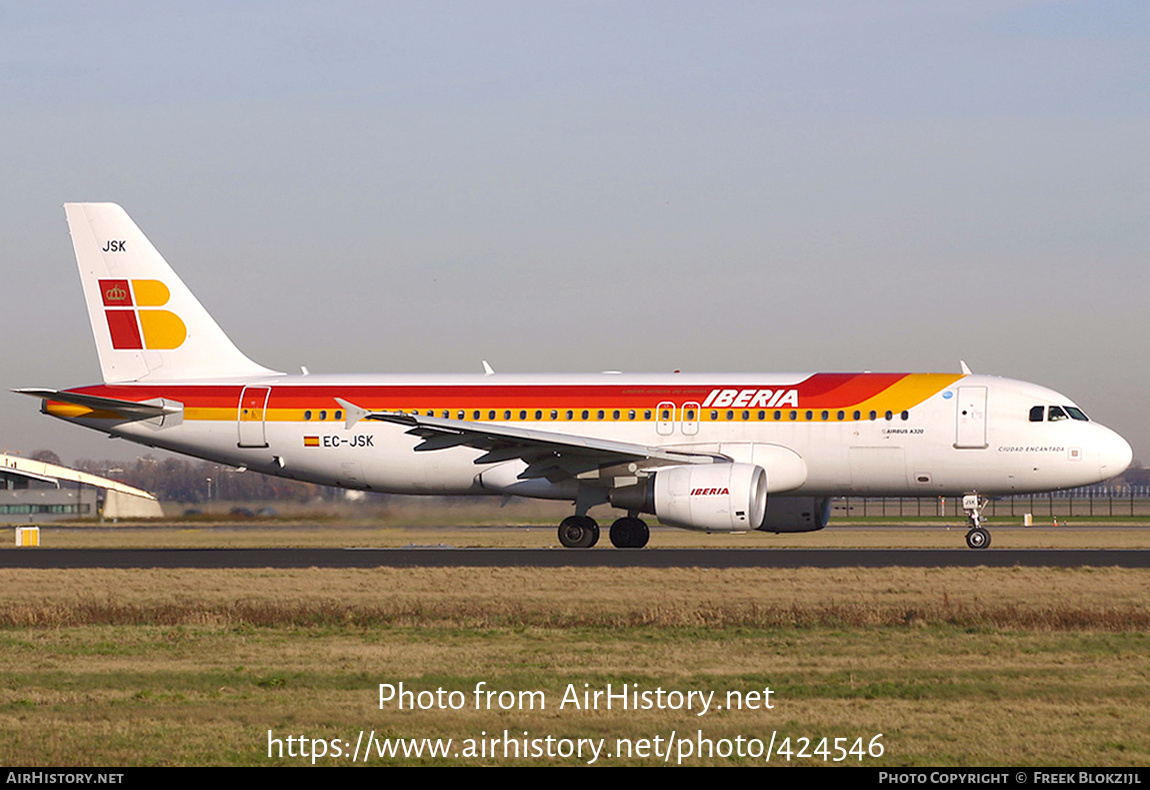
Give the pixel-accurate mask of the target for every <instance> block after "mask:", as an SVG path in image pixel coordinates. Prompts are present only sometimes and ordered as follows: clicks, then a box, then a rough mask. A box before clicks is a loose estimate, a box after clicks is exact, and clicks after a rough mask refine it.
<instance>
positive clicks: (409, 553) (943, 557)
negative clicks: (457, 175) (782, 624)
mask: <svg viewBox="0 0 1150 790" xmlns="http://www.w3.org/2000/svg"><path fill="white" fill-rule="evenodd" d="M1015 566H1021V567H1031V568H1033V567H1050V568H1081V567H1096V568H1104V567H1118V568H1150V550H1146V549H997V550H996V549H990V550H986V551H971V550H969V549H605V548H604V549H457V548H450V547H426V548H425V547H411V548H389V549H378V548H370V549H357V548H342V549H340V548H322V549H315V548H311V549H284V548H273V549H43V548H35V549H7V550H3V551H0V568H61V569H63V568H450V567H460V568H975V567H990V568H1011V567H1015Z"/></svg>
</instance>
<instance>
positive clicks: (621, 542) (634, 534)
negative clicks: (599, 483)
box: [559, 516, 651, 549]
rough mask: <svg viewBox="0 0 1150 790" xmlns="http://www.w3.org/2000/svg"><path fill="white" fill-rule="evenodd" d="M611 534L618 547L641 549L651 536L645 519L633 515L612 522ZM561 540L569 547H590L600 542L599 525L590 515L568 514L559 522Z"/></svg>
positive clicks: (613, 542) (612, 540)
mask: <svg viewBox="0 0 1150 790" xmlns="http://www.w3.org/2000/svg"><path fill="white" fill-rule="evenodd" d="M610 534H611V545H613V546H614V547H615V548H618V549H641V548H643V547H644V546H646V545H647V541H648V540H649V539H650V537H651V531H650V530H649V529H647V525H646V524H645V523H644V522H643V520H642V519H638V518H634V517H632V516H627V517H625V518H621V519H619V520H617V521H616V522H615V523H614V524H612V525H611V533H610ZM559 542H560V543H562V544H563V545H564V546H566V547H567V548H569V549H589V548H591V547H592V546H594V545H595V544H596V543H598V542H599V525H598V524H597V523H596V522H595V519H593V518H591V517H590V516H568V517H567V518H565V519H563V521H562V522H561V523H560V524H559Z"/></svg>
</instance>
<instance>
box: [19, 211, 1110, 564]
mask: <svg viewBox="0 0 1150 790" xmlns="http://www.w3.org/2000/svg"><path fill="white" fill-rule="evenodd" d="M65 211H66V213H67V216H68V225H69V228H70V229H71V233H72V244H73V246H74V248H75V251H76V259H77V262H78V264H79V267H80V278H81V280H82V281H83V286H84V296H85V298H86V300H87V303H88V312H89V316H90V318H91V322H92V332H93V334H94V336H95V339H96V349H97V351H98V353H99V357H100V367H101V369H102V372H103V377H104V382H103V383H102V384H96V385H93V386H86V387H77V388H75V389H68V390H59V391H57V390H50V389H26V390H18V391H19V392H24V393H26V394H29V395H33V396H36V397H39V398H42V399H43V403H42V406H41V410H42V411H43V412H44V413H45V414H50V415H52V416H54V417H59V418H60V419H63V420H67V421H69V422H74V423H76V424H78V425H83V426H85V427H89V428H94V429H96V430H98V431H102V432H104V433H107V434H110V435H111V436H115V437H120V438H124V439H128V440H130V441H133V442H138V443H140V444H144V445H147V446H150V447H161V448H164V449H167V450H173V451H175V452H178V453H185V454H187V455H192V456H196V457H198V458H204V459H208V460H211V461H215V462H218V463H221V464H227V465H231V466H234V467H238V468H241V469H253V470H257V471H260V472H264V473H267V474H272V475H279V476H281V477H288V478H292V479H295V480H307V481H311V482H313V483H319V484H322V485H334V486H343V487H345V488H354V489H363V490H367V491H384V492H393V493H404V494H472V495H473V494H496V495H503V496H506V495H514V496H523V497H536V498H541V499H558V500H569V501H571V502H573V503H574V507H575V512H574V514H573V515H572V516H570V517H568V518H566V519H564V520H563V522H562V523H561V524H560V525H559V540H560V542H561V543H562V544H563V545H564V546H567V547H590V546H593V545H595V543H596V541H597V540H598V538H599V527H598V525H597V524H596V522H595V521H594V520H593V519H592V518H590V517H589V516H588V515H587V513H588V510H589V509H590V508H592V507H594V506H596V505H602V504H610V505H611V506H612V507H614V508H617V509H619V510H622V511H625V513H626V515H624V516H623V517H622V518H619V519H618V520H616V521H615V522H614V523H613V524H612V525H611V530H610V537H611V542H612V543H613V544H614V545H615V546H618V547H632V548H637V547H642V546H645V545H646V544H647V540H648V537H649V531H648V528H647V525H646V524H645V523H644V522H643V521H642V520H641V519H640V518H639V516H640V514H644V513H646V514H653V515H654V516H655V517H656V518H657V519H658V520H659V521H660V522H661V523H663V524H666V525H670V526H675V527H684V528H686V529H695V530H703V531H707V532H742V531H745V530H752V529H755V530H764V531H767V532H805V531H811V530H818V529H822V528H823V527H825V526H826V524H827V520H828V517H829V515H830V502H831V497H834V496H845V495H874V496H878V495H888V496H909V497H925V496H930V497H935V496H962V497H963V505H964V508H965V510H966V512H967V515H968V518H969V521H970V529H969V532H968V533H967V537H966V541H967V544H968V545H969V546H970V547H971V548H985V547H987V546H988V545H989V543H990V535H989V533H988V532H987V531H986V528H985V527H984V526H983V522H984V519H983V517H982V515H981V512H980V511H981V509H982V507H983V506H984V505H985V503H986V498H987V497H990V496H1000V495H1009V494H1020V493H1028V492H1038V491H1048V490H1052V489H1058V488H1072V487H1076V486H1082V485H1088V484H1091V483H1096V482H1100V481H1102V480H1105V479H1107V478H1110V477H1113V476H1114V475H1117V474H1119V473H1121V472H1122V471H1123V470H1125V469H1126V467H1127V466H1128V465H1129V464H1130V461H1131V457H1132V454H1131V449H1130V445H1129V444H1127V443H1126V441H1125V440H1123V439H1122V437H1121V436H1119V435H1118V434H1117V433H1115V432H1114V431H1112V430H1110V429H1108V428H1105V427H1103V426H1102V425H1099V424H1098V423H1096V422H1092V421H1091V420H1090V419H1088V418H1087V416H1086V414H1085V413H1084V412H1083V411H1082V410H1081V409H1080V408H1079V407H1078V406H1077V405H1075V404H1074V402H1073V401H1071V400H1070V399H1069V398H1067V397H1066V396H1064V395H1060V394H1059V393H1057V392H1054V391H1052V390H1049V389H1046V388H1044V387H1040V386H1037V385H1035V384H1027V383H1024V382H1021V381H1012V380H1010V379H1003V378H997V377H992V376H980V375H971V374H970V371H969V370H967V369H966V366H965V365H964V366H963V373H962V374H947V373H927V374H923V373H813V374H811V373H802V374H773V375H742V374H737V375H707V376H704V375H682V374H676V375H670V376H654V375H626V376H624V375H613V374H603V375H595V376H586V375H582V376H575V375H572V376H508V375H498V374H496V375H483V376H478V375H477V376H419V377H412V376H402V377H401V376H362V375H358V376H326V375H325V376H318V375H317V376H311V375H306V374H305V375H285V374H283V373H278V372H276V371H273V370H269V369H268V368H265V367H262V366H260V365H257V364H256V363H254V362H252V361H251V360H250V359H248V358H247V357H246V356H244V355H243V354H242V353H241V352H240V351H239V350H238V349H237V348H236V347H235V346H234V345H233V344H232V342H231V341H230V340H229V339H228V338H227V336H226V335H225V334H224V333H223V331H222V330H221V329H220V328H219V326H218V325H217V324H216V322H215V321H214V320H212V318H211V316H209V315H208V313H207V311H206V310H204V308H203V307H202V306H201V305H200V303H199V302H198V301H197V300H196V298H195V297H194V296H193V295H192V294H191V292H190V291H189V290H188V289H187V287H186V286H185V285H184V284H183V282H181V281H180V279H179V278H178V277H177V276H176V275H175V273H174V272H173V271H172V269H171V268H170V267H169V266H168V264H167V263H166V262H165V261H164V259H163V258H162V257H161V256H160V254H159V253H158V252H157V251H156V249H155V248H154V247H153V246H152V245H151V244H150V243H149V242H148V240H147V238H145V237H144V235H143V234H142V233H141V232H140V230H139V229H138V228H137V227H136V225H135V224H134V223H133V222H132V220H131V219H129V217H128V215H127V214H126V213H125V212H124V210H123V209H121V208H120V207H119V206H117V205H114V204H111V203H71V204H68V205H66V206H65Z"/></svg>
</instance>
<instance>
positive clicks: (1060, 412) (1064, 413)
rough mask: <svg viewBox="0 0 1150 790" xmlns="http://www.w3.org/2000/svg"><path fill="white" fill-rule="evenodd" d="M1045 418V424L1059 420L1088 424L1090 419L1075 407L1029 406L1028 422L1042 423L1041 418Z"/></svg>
mask: <svg viewBox="0 0 1150 790" xmlns="http://www.w3.org/2000/svg"><path fill="white" fill-rule="evenodd" d="M1044 416H1045V417H1046V421H1047V422H1058V421H1059V420H1081V421H1082V422H1089V421H1090V418H1089V417H1087V416H1086V414H1085V412H1083V411H1082V409H1080V408H1078V407H1077V406H1031V407H1030V421H1031V422H1042V418H1043V417H1044Z"/></svg>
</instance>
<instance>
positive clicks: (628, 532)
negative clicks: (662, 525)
mask: <svg viewBox="0 0 1150 790" xmlns="http://www.w3.org/2000/svg"><path fill="white" fill-rule="evenodd" d="M650 538H651V530H649V529H647V525H646V524H644V523H643V520H642V519H639V518H631V517H630V516H628V517H626V518H621V519H619V520H618V521H616V522H615V523H614V524H612V525H611V545H612V546H614V547H615V548H617V549H641V548H643V547H644V546H646V545H647V541H648V540H649V539H650Z"/></svg>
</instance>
